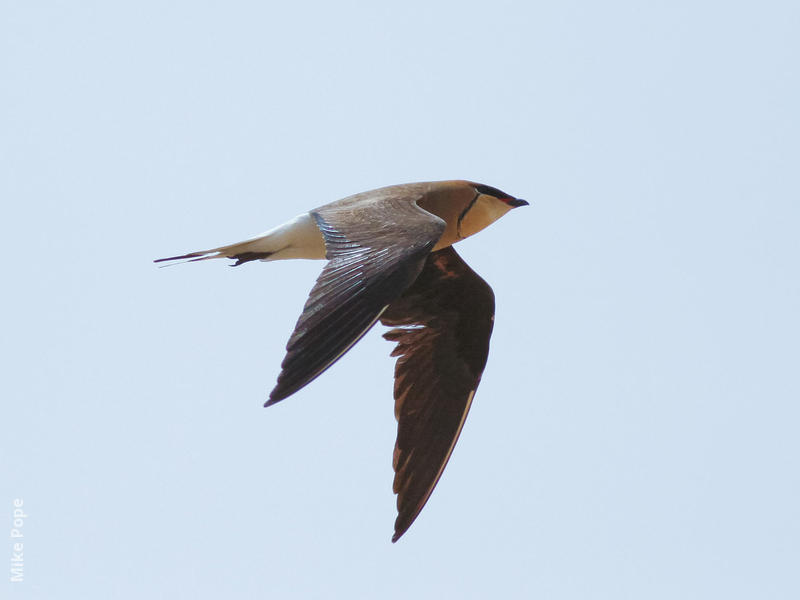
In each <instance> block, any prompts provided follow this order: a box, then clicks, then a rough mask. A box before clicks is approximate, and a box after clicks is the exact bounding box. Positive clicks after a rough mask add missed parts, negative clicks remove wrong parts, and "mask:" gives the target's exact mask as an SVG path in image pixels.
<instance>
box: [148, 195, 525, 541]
mask: <svg viewBox="0 0 800 600" xmlns="http://www.w3.org/2000/svg"><path fill="white" fill-rule="evenodd" d="M527 204H528V203H527V202H526V201H525V200H520V199H518V198H514V197H513V196H509V195H508V194H506V193H505V192H501V191H500V190H498V189H497V188H493V187H490V186H488V185H482V184H478V183H473V182H470V181H461V180H458V181H435V182H427V183H409V184H403V185H393V186H389V187H384V188H380V189H377V190H372V191H368V192H363V193H360V194H355V195H353V196H349V197H347V198H343V199H341V200H337V201H336V202H332V203H330V204H326V205H325V206H321V207H319V208H315V209H314V210H311V211H309V212H307V213H305V214H302V215H300V216H298V217H295V218H294V219H292V220H291V221H289V222H288V223H285V224H283V225H280V226H278V227H276V228H274V229H271V230H270V231H267V232H266V233H264V234H262V235H259V236H257V237H254V238H251V239H249V240H246V241H244V242H240V243H238V244H232V245H230V246H221V247H219V248H213V249H211V250H205V251H201V252H190V253H189V254H183V255H181V256H172V257H169V258H162V259H158V260H156V261H155V262H164V261H179V260H187V261H199V260H207V259H211V258H229V259H233V260H235V261H236V262H235V263H234V264H233V265H231V266H237V265H241V264H243V263H246V262H250V261H255V260H261V261H271V260H283V259H290V258H309V259H327V260H328V262H327V264H326V265H325V267H324V268H323V269H322V273H321V274H320V276H319V278H318V279H317V282H316V284H315V285H314V287H313V289H312V290H311V293H310V295H309V298H308V300H307V302H306V304H305V306H304V308H303V312H302V314H301V315H300V318H299V319H298V321H297V324H296V325H295V328H294V332H293V333H292V335H291V337H290V338H289V342H288V343H287V346H286V357H285V358H284V360H283V363H282V364H281V373H280V375H279V376H278V382H277V385H276V386H275V388H274V389H273V390H272V392H271V393H270V395H269V400H268V401H267V402H266V404H265V406H271V405H273V404H275V403H277V402H280V401H281V400H283V399H285V398H287V397H289V396H290V395H292V394H294V393H295V392H297V391H298V390H300V389H301V388H302V387H304V386H305V385H307V384H308V383H309V382H311V381H312V380H313V379H315V378H316V377H318V376H319V375H320V374H322V372H323V371H325V370H326V369H327V368H328V367H330V366H331V365H332V364H333V363H335V362H336V361H337V360H339V358H341V357H342V355H343V354H344V353H345V352H347V351H348V350H349V349H350V348H351V347H352V346H353V344H355V343H356V342H357V341H358V340H359V339H361V337H362V336H363V335H364V334H365V333H366V332H367V331H369V329H370V328H371V327H372V326H373V325H374V324H375V323H376V322H377V321H378V320H380V321H381V323H382V324H384V325H387V326H389V327H392V328H393V329H391V330H390V331H389V332H387V333H385V334H384V336H383V337H384V338H386V339H387V340H389V341H392V342H396V344H397V345H396V346H395V348H394V350H393V351H392V353H391V355H392V356H396V357H397V363H396V365H395V378H394V401H395V405H394V406H395V417H396V418H397V422H398V427H397V440H396V443H395V448H394V457H393V466H394V472H395V476H394V485H393V489H394V493H395V494H397V511H398V515H397V520H396V521H395V531H394V535H393V537H392V541H393V542H396V541H397V540H398V539H399V538H400V536H402V535H403V534H404V533H405V532H406V531H407V530H408V528H409V527H410V526H411V524H412V523H413V522H414V520H415V519H416V518H417V516H418V515H419V513H420V511H421V510H422V508H423V506H425V503H426V502H427V501H428V498H429V497H430V495H431V492H433V488H434V487H435V486H436V483H437V482H438V481H439V478H440V477H441V475H442V471H443V470H444V468H445V465H446V464H447V461H448V460H449V458H450V455H451V453H452V452H453V447H454V446H455V444H456V441H457V440H458V436H459V434H460V433H461V428H462V427H463V425H464V420H465V419H466V417H467V413H468V412H469V408H470V405H471V403H472V399H473V396H474V395H475V390H476V389H477V387H478V383H479V382H480V379H481V375H482V373H483V369H484V367H485V366H486V360H487V357H488V354H489V338H490V336H491V334H492V325H493V323H494V293H493V292H492V288H491V287H489V285H488V284H487V283H486V282H485V281H484V280H483V279H481V278H480V277H479V276H478V275H477V274H476V273H475V272H474V271H473V270H472V269H470V268H469V266H467V264H466V263H465V262H464V261H463V260H462V259H461V257H460V256H459V255H458V254H456V251H455V250H453V244H455V243H456V242H458V241H460V240H463V239H464V238H467V237H469V236H471V235H473V234H474V233H477V232H478V231H480V230H481V229H483V228H485V227H486V226H488V225H490V224H491V223H493V222H494V221H496V220H497V219H499V218H500V217H502V216H503V215H504V214H506V213H507V212H508V211H510V210H511V209H513V208H516V207H519V206H526V205H527Z"/></svg>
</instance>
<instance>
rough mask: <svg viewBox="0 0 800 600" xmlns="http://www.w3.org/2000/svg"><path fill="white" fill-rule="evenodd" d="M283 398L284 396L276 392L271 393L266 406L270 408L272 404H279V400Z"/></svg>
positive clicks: (265, 403)
mask: <svg viewBox="0 0 800 600" xmlns="http://www.w3.org/2000/svg"><path fill="white" fill-rule="evenodd" d="M281 400H283V396H280V397H279V396H277V395H276V394H275V392H272V393H271V394H270V395H269V398H267V401H266V402H264V408H268V407H270V406H273V405H275V404H277V403H278V402H280V401H281Z"/></svg>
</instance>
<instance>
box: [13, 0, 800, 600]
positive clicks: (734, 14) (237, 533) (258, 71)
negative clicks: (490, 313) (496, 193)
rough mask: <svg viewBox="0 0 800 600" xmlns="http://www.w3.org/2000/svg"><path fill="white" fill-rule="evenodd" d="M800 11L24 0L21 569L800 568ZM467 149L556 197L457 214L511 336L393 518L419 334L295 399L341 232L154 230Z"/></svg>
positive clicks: (418, 572)
mask: <svg viewBox="0 0 800 600" xmlns="http://www.w3.org/2000/svg"><path fill="white" fill-rule="evenodd" d="M798 31H800V5H798V4H797V3H796V2H770V1H767V2H758V3H756V2H721V1H720V2H708V1H705V2H704V1H700V2H697V1H694V2H686V1H677V2H676V1H671V2H647V3H643V2H620V1H612V2H602V3H599V2H587V1H582V2H551V3H547V4H542V3H536V2H503V1H500V2H493V3H488V2H487V3H474V2H430V1H428V2H416V1H406V2H404V3H392V4H388V3H380V4H379V3H376V2H338V3H324V2H297V3H293V4H291V5H289V4H286V3H281V4H278V3H274V4H267V3H263V2H236V1H234V2H199V3H198V2H188V1H186V2H170V3H164V2H152V1H141V0H139V1H137V2H100V1H91V2H90V1H82V2H72V3H69V2H44V1H42V2H37V1H31V2H9V1H5V2H2V3H0V90H1V92H0V197H2V206H3V218H2V219H1V220H0V231H2V240H3V247H4V252H5V254H6V259H5V277H4V281H5V285H4V290H5V293H4V294H3V295H2V300H0V302H2V311H0V315H2V323H3V325H2V328H3V335H2V339H3V343H2V344H1V345H0V352H1V353H2V354H1V355H0V362H1V363H2V365H3V375H2V378H0V381H1V382H2V383H0V386H2V387H0V389H1V390H2V408H3V419H2V420H3V423H4V424H5V426H4V428H3V435H2V436H0V456H2V458H3V460H2V461H1V462H0V522H2V523H5V524H6V526H4V529H10V527H11V516H12V510H13V507H12V502H13V500H14V499H15V498H22V499H24V503H25V507H26V511H27V513H28V515H29V517H28V519H27V520H26V525H25V581H24V582H23V583H16V584H11V583H9V581H8V576H7V575H5V576H4V577H3V579H4V581H3V582H2V583H0V590H2V592H0V596H3V597H7V596H8V597H11V598H47V599H51V598H80V599H82V600H85V599H93V598H103V599H105V598H124V599H127V598H144V597H147V598H221V597H225V598H337V597H341V598H443V597H448V598H488V597H498V598H537V599H539V598H541V599H554V600H561V599H576V600H587V599H614V600H618V599H621V598H631V599H642V598H646V599H648V600H652V599H662V598H663V599H669V600H674V599H675V598H681V599H692V598H697V599H708V598H726V599H732V598H734V599H735V598H759V599H761V598H768V599H787V600H788V599H792V600H794V599H796V598H798V597H800V575H799V574H798V573H800V567H798V565H800V508H798V507H800V460H799V459H798V457H800V436H799V435H798V425H799V424H800V407H799V406H798V400H799V399H800V381H799V377H798V364H799V363H800V316H798V307H800V277H798V261H799V259H800V241H798V240H799V239H800V235H799V232H800V205H799V203H800V181H798V179H799V177H798V165H800V127H799V126H798V124H799V119H798V106H800V93H799V89H798V88H799V83H798V82H799V81H800V73H799V72H798V71H800V68H799V67H798V65H799V64H800V62H799V61H800V42H798ZM450 178H468V179H473V180H477V181H481V182H484V183H487V184H490V185H494V186H497V187H500V188H501V189H503V190H506V191H508V192H509V193H511V194H514V195H517V196H520V197H522V198H526V199H528V200H530V201H531V202H532V206H531V207H530V208H527V209H522V210H519V211H515V212H514V213H512V214H510V215H509V216H507V217H505V218H504V219H503V220H501V221H500V222H498V223H496V224H495V225H493V226H492V227H491V228H489V229H487V230H486V231H485V232H482V233H481V234H480V235H478V236H476V237H474V238H472V239H470V240H469V241H467V242H464V243H463V244H461V245H460V246H459V252H460V253H461V254H462V256H464V257H465V259H466V260H468V261H469V263H470V264H471V266H472V267H473V268H475V270H477V271H478V272H479V273H480V274H481V275H482V276H483V277H484V278H485V279H486V280H487V281H488V282H490V284H491V285H492V286H493V288H494V291H495V294H496V296H497V318H496V326H495V333H494V337H493V340H492V353H491V355H490V359H489V363H488V366H487V369H486V372H485V374H484V378H483V382H482V384H481V388H480V390H479V392H478V394H477V396H476V399H475V403H474V405H473V410H472V412H471V414H470V418H469V419H468V421H467V424H466V427H465V429H464V432H463V435H462V436H461V439H460V441H459V443H458V446H457V448H456V451H455V453H454V456H453V459H452V461H451V463H450V465H449V466H448V468H447V470H446V472H445V474H444V477H443V479H442V481H441V482H440V485H439V486H438V488H437V490H436V492H435V493H434V495H433V497H432V499H431V501H430V502H429V503H428V506H427V507H426V508H425V510H424V511H423V513H422V515H421V516H420V518H419V519H418V520H417V522H416V523H415V524H414V525H413V527H412V528H411V529H410V531H409V532H408V533H407V534H406V536H405V537H404V538H403V539H402V540H401V541H400V542H399V543H398V544H395V545H392V544H391V543H390V542H389V540H390V537H391V534H392V524H393V522H394V517H395V508H394V496H393V495H392V493H391V480H392V471H391V454H392V447H393V443H394V436H395V422H394V417H393V408H392V399H391V389H392V387H391V377H392V371H393V360H392V359H390V358H389V356H388V354H389V352H390V350H391V345H390V344H388V343H387V342H385V341H383V340H382V339H381V337H380V335H379V331H377V330H376V331H373V332H371V333H370V335H368V336H367V337H366V338H365V339H364V340H363V341H362V342H361V343H360V344H359V345H358V346H357V347H356V348H354V349H353V350H352V351H351V352H350V353H349V354H348V355H347V356H346V357H345V358H344V359H343V360H342V361H341V362H340V363H338V364H337V365H336V366H335V367H334V368H333V369H331V370H330V371H329V372H327V373H326V374H325V375H324V376H323V377H321V378H320V379H318V380H317V381H316V382H314V383H313V384H312V385H310V386H308V387H307V388H306V389H304V390H302V391H301V392H300V393H298V394H296V395H295V396H294V397H292V398H291V399H289V400H286V401H285V402H282V403H281V404H280V405H278V406H276V407H273V408H271V409H264V408H262V406H261V405H262V403H263V401H264V400H265V398H266V394H267V393H268V391H269V390H270V389H271V387H272V385H273V384H274V381H275V377H276V376H277V373H278V370H279V366H280V362H281V359H282V358H283V349H284V345H285V343H286V340H287V338H288V335H289V333H290V332H291V329H292V327H293V325H294V322H295V320H296V318H297V316H298V314H299V311H300V309H301V307H302V305H303V302H304V301H305V297H306V294H307V293H308V290H309V289H310V287H311V285H312V284H313V281H314V279H315V277H316V275H317V273H318V271H319V269H320V267H321V263H318V262H303V261H291V262H290V261H287V262H282V263H274V264H261V263H257V264H251V265H246V266H244V267H242V268H239V269H229V268H227V267H226V266H225V265H224V264H222V263H221V262H220V263H214V262H212V263H201V264H194V265H184V266H181V267H176V268H172V269H157V268H155V266H154V265H153V264H152V262H151V261H152V259H154V258H157V257H161V256H169V255H172V254H176V253H180V252H185V251H189V250H195V249H198V248H206V247H210V246H215V245H218V244H222V243H227V242H233V241H237V240H239V239H243V238H244V237H247V236H250V235H252V234H254V233H257V232H259V231H263V230H265V229H269V228H270V227H272V226H274V225H276V224H279V223H282V222H283V221H285V220H287V219H288V218H290V217H292V216H294V215H296V214H298V213H301V212H305V211H306V210H308V209H310V208H312V207H314V206H318V205H320V204H324V203H326V202H329V201H332V200H335V199H337V198H340V197H343V196H346V195H348V194H351V193H354V192H358V191H363V190H367V189H370V188H374V187H379V186H382V185H388V184H392V183H401V182H407V181H421V180H430V179H450ZM3 515H6V516H3ZM0 539H5V540H6V542H4V543H2V544H0V558H2V560H3V564H8V562H7V561H8V560H9V559H10V557H11V553H12V548H11V540H10V539H9V537H8V534H7V533H2V534H0ZM6 588H8V589H6Z"/></svg>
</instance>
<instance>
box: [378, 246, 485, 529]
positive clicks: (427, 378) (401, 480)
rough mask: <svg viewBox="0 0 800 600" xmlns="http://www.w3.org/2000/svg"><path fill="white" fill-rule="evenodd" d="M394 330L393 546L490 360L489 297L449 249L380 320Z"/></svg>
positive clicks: (441, 464)
mask: <svg viewBox="0 0 800 600" xmlns="http://www.w3.org/2000/svg"><path fill="white" fill-rule="evenodd" d="M381 322H382V323H383V324H384V325H389V326H393V327H395V329H392V330H391V331H389V332H388V333H386V334H385V335H384V337H385V338H386V339H387V340H390V341H394V342H397V346H396V347H395V348H394V350H393V351H392V356H397V357H398V358H397V364H396V366H395V382H394V398H395V408H394V410H395V416H396V417H397V422H398V427H397V443H396V444H395V448H394V461H393V462H394V470H395V477H394V492H395V493H396V494H397V511H398V515H397V520H396V521H395V526H394V527H395V533H394V536H393V537H392V541H393V542H395V541H397V540H398V539H399V538H400V536H401V535H403V533H405V531H406V530H407V529H408V528H409V527H410V526H411V523H413V522H414V519H416V518H417V515H419V513H420V511H421V510H422V507H423V506H425V503H426V502H427V501H428V498H429V497H430V495H431V492H432V491H433V488H434V487H435V486H436V483H437V482H438V481H439V477H441V475H442V471H444V468H445V465H446V464H447V461H448V460H449V458H450V454H451V453H452V452H453V447H454V446H455V444H456V441H457V440H458V436H459V434H460V433H461V428H462V427H463V425H464V420H465V419H466V417H467V413H468V412H469V407H470V404H471V403H472V398H473V396H474V395H475V390H476V388H477V387H478V383H479V382H480V379H481V374H482V373H483V369H484V367H485V366H486V359H487V356H488V354H489V338H490V337H491V335H492V325H493V324H494V293H493V292H492V288H491V287H489V285H488V284H487V283H486V282H485V281H484V280H483V279H481V278H480V277H479V276H478V275H477V274H476V273H475V272H474V271H473V270H472V269H470V268H469V267H468V266H467V264H466V263H465V262H464V261H463V260H462V259H461V257H460V256H459V255H458V254H456V252H455V250H453V248H452V247H447V248H444V249H442V250H438V251H437V252H434V253H432V254H430V255H429V256H428V259H427V262H426V263H425V267H424V268H423V269H422V272H421V273H420V275H419V277H417V279H416V280H415V281H414V283H413V284H412V285H411V286H410V287H409V288H408V289H407V290H406V291H405V293H404V294H403V295H402V296H401V297H400V298H399V299H398V300H395V301H394V302H393V303H392V304H391V305H389V308H388V309H387V310H386V311H385V312H384V313H383V314H382V315H381Z"/></svg>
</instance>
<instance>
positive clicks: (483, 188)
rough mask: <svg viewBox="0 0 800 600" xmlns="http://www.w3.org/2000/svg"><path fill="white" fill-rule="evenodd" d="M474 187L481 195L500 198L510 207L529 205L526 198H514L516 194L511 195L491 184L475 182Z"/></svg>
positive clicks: (488, 197)
mask: <svg viewBox="0 0 800 600" xmlns="http://www.w3.org/2000/svg"><path fill="white" fill-rule="evenodd" d="M472 187H474V188H475V192H476V193H477V194H479V195H480V196H486V197H487V199H494V200H499V201H500V202H502V203H503V204H505V205H506V206H508V207H509V208H517V207H518V206H528V202H527V201H525V200H521V199H520V198H514V196H509V195H508V194H506V193H505V192H503V191H501V190H498V189H497V188H495V187H492V186H490V185H483V184H482V183H473V184H472Z"/></svg>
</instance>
